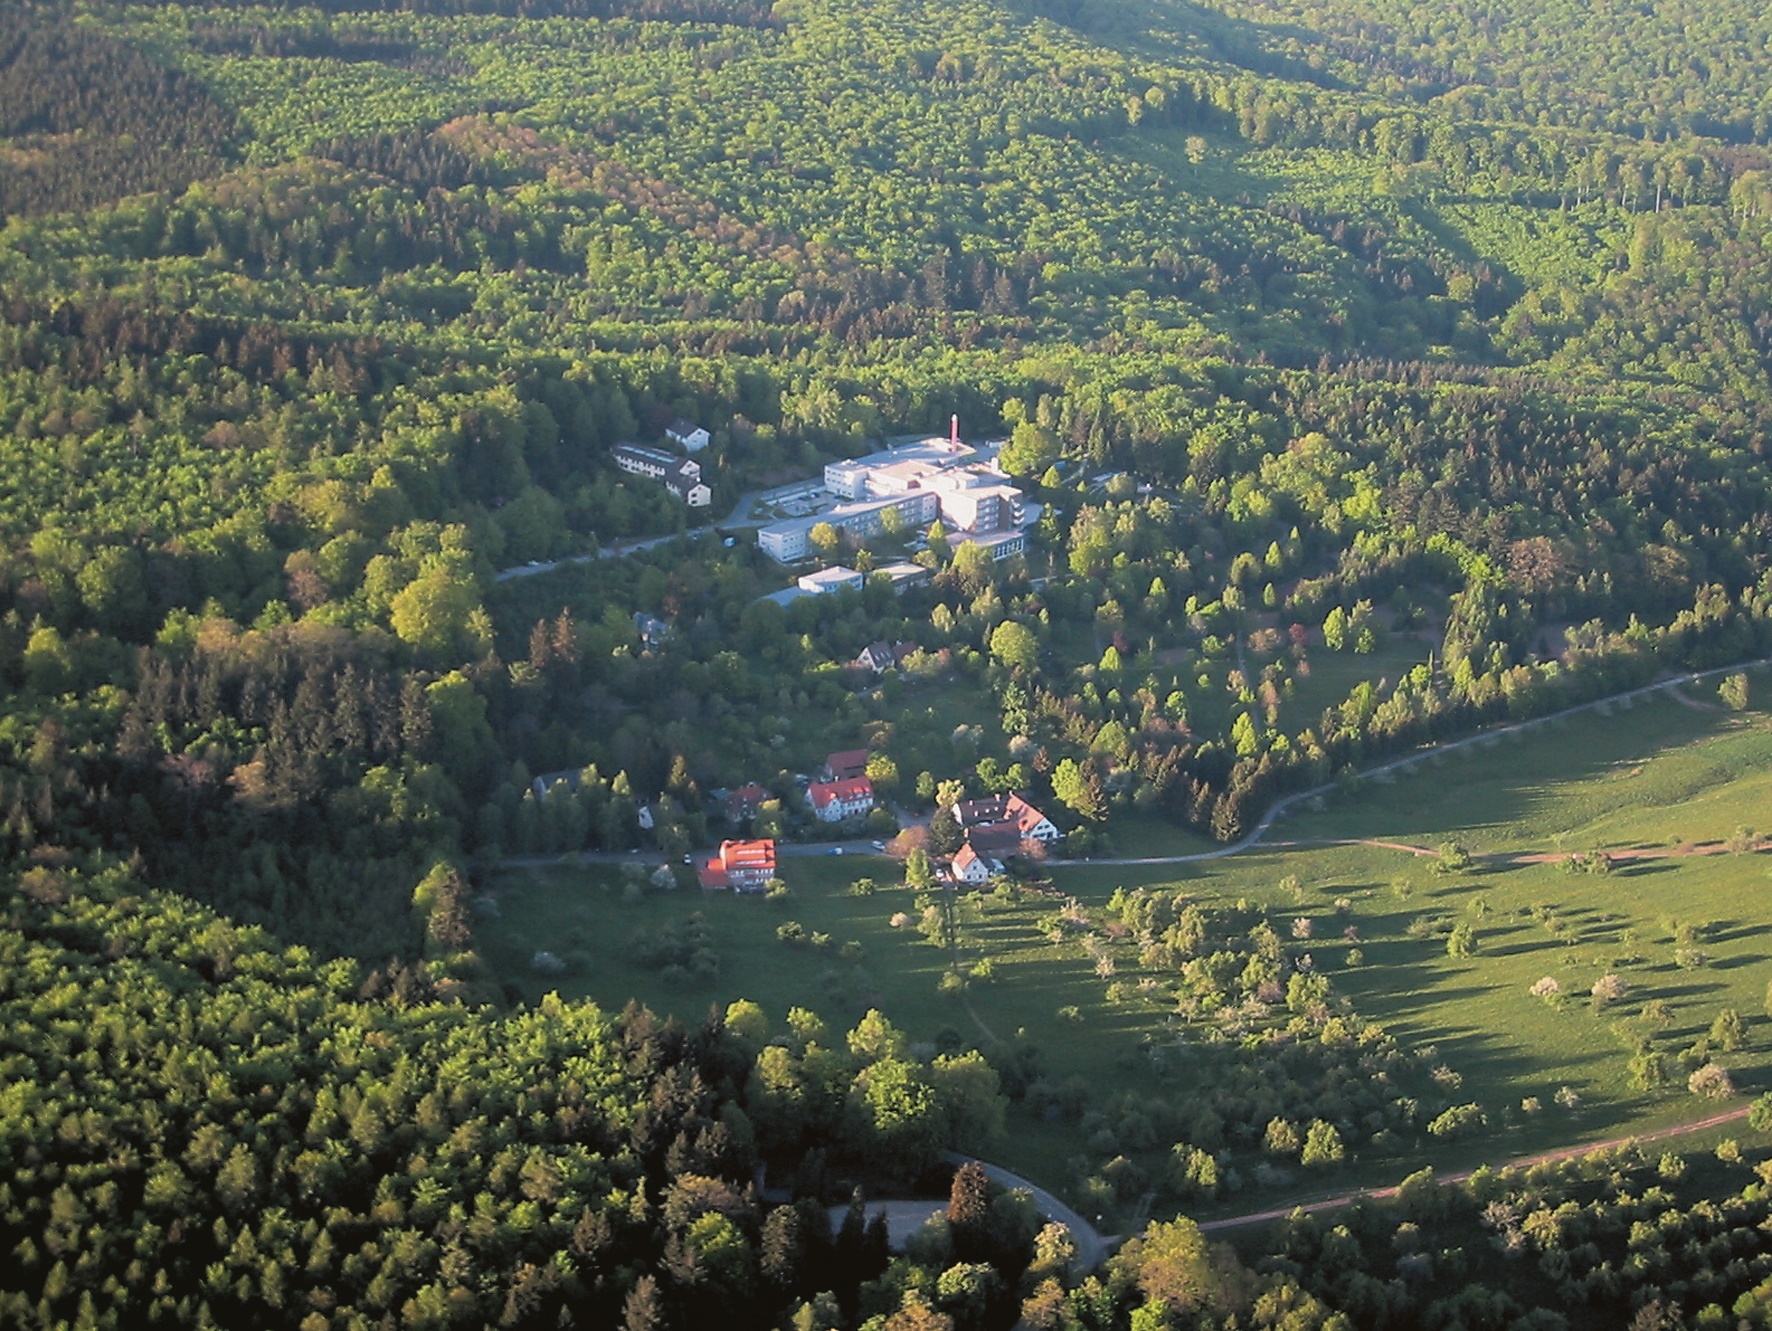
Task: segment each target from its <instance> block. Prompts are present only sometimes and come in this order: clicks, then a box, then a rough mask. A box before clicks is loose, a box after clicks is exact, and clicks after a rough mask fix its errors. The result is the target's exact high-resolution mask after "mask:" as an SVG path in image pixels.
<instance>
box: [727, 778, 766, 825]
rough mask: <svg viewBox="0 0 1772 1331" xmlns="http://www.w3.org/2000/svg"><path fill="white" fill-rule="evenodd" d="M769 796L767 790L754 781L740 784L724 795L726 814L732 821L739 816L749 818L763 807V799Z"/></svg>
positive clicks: (739, 817) (736, 819)
mask: <svg viewBox="0 0 1772 1331" xmlns="http://www.w3.org/2000/svg"><path fill="white" fill-rule="evenodd" d="M768 798H769V792H768V791H767V790H765V789H764V788H763V787H762V786H759V785H758V784H757V783H756V782H755V781H753V782H751V783H750V784H749V785H745V786H740V787H739V788H738V789H737V790H735V791H733V792H732V793H731V794H730V795H728V796H727V797H726V816H727V818H729V819H730V820H731V821H733V822H737V821H738V820H739V819H741V818H749V817H750V816H751V815H752V814H754V813H755V812H756V811H757V810H758V809H760V808H762V807H763V801H764V800H766V799H768Z"/></svg>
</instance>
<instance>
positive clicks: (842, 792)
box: [806, 755, 874, 823]
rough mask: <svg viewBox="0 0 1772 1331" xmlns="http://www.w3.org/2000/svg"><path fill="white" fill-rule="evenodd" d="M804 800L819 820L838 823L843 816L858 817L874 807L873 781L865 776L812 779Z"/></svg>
mask: <svg viewBox="0 0 1772 1331" xmlns="http://www.w3.org/2000/svg"><path fill="white" fill-rule="evenodd" d="M833 756H835V755H833ZM806 800H807V803H809V804H811V805H812V813H813V816H814V817H815V818H817V819H818V821H819V822H821V823H840V822H842V821H843V820H844V819H845V818H859V817H860V816H861V815H862V814H864V813H866V812H867V811H868V810H869V809H871V808H873V807H874V783H873V782H872V781H869V780H868V779H867V778H866V777H865V776H861V777H854V778H852V779H850V780H847V781H814V782H813V783H812V784H811V785H810V786H808V787H807V788H806Z"/></svg>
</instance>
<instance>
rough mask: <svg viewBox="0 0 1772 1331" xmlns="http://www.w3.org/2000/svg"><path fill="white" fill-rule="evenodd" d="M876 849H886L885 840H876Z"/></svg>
mask: <svg viewBox="0 0 1772 1331" xmlns="http://www.w3.org/2000/svg"><path fill="white" fill-rule="evenodd" d="M874 849H875V850H885V849H886V843H885V842H884V841H876V842H874Z"/></svg>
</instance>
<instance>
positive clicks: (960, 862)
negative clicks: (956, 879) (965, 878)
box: [954, 842, 1001, 876]
mask: <svg viewBox="0 0 1772 1331" xmlns="http://www.w3.org/2000/svg"><path fill="white" fill-rule="evenodd" d="M974 864H982V865H983V866H984V870H985V872H986V873H995V872H996V871H997V870H998V869H999V868H1000V867H1001V866H1000V865H999V864H998V863H997V861H996V860H995V859H994V858H993V857H992V856H990V855H988V854H980V853H979V852H978V851H977V850H975V849H973V847H972V843H971V842H967V843H966V844H965V845H963V846H961V847H960V849H959V850H957V851H955V852H954V873H955V875H956V876H960V875H964V874H965V872H966V871H967V870H968V869H970V868H971V867H972V866H973V865H974Z"/></svg>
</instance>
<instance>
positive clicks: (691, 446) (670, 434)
mask: <svg viewBox="0 0 1772 1331" xmlns="http://www.w3.org/2000/svg"><path fill="white" fill-rule="evenodd" d="M654 419H656V418H654ZM665 438H666V439H669V440H670V441H671V442H672V443H673V444H677V445H679V446H681V447H683V448H686V449H688V450H689V451H690V452H691V453H699V452H701V450H702V449H704V448H706V447H707V446H708V444H709V443H710V442H711V441H712V436H711V435H709V434H708V432H707V431H706V430H704V429H702V428H701V426H699V425H697V424H696V423H695V422H694V421H691V420H685V419H684V418H683V417H681V416H679V417H677V419H676V420H674V421H672V422H671V423H670V424H669V425H667V426H665Z"/></svg>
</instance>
